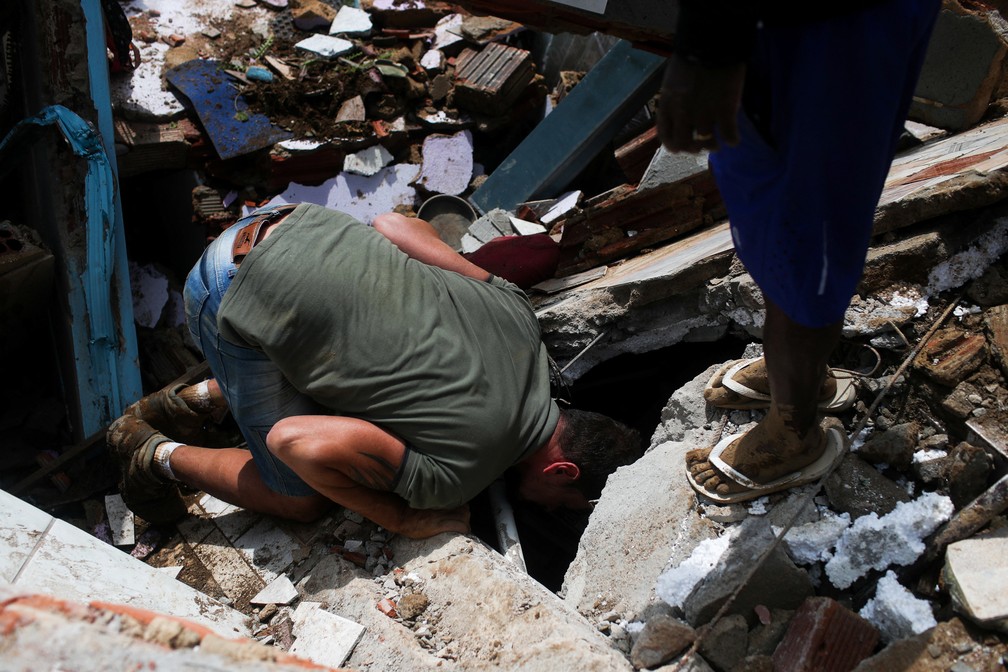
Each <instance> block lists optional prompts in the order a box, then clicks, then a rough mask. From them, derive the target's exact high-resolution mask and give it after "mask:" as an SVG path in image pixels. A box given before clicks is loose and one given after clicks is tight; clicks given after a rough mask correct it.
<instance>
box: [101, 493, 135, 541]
mask: <svg viewBox="0 0 1008 672" xmlns="http://www.w3.org/2000/svg"><path fill="white" fill-rule="evenodd" d="M105 513H106V515H108V523H109V529H110V530H112V543H113V544H115V545H116V546H132V545H133V544H135V543H136V530H135V529H134V525H133V512H132V511H130V510H129V508H127V506H126V502H124V501H123V498H122V495H118V494H116V495H106V496H105Z"/></svg>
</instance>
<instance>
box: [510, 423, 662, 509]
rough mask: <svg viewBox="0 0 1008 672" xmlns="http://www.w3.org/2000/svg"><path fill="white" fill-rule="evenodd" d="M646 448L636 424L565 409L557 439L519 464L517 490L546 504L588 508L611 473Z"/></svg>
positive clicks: (558, 426) (555, 434) (529, 499)
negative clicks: (629, 424) (643, 447)
mask: <svg viewBox="0 0 1008 672" xmlns="http://www.w3.org/2000/svg"><path fill="white" fill-rule="evenodd" d="M642 452H643V450H642V446H641V440H640V434H639V433H638V432H637V431H636V430H633V429H630V428H629V427H627V426H626V425H624V424H622V423H619V422H616V421H615V420H613V419H612V418H610V417H608V416H605V415H601V414H599V413H591V412H589V411H579V410H576V409H572V408H569V409H564V410H562V411H561V412H560V422H559V424H558V425H557V429H556V431H555V432H554V439H553V440H551V441H550V443H548V444H547V445H546V446H545V447H544V449H543V450H540V451H539V452H538V453H537V454H536V455H534V456H532V457H531V458H530V459H528V460H526V461H525V462H524V463H523V464H522V465H521V480H520V484H519V488H518V494H519V496H521V497H522V499H526V500H528V501H532V502H536V503H538V504H542V505H543V506H546V507H547V508H556V507H563V508H568V509H585V508H588V507H589V500H593V499H598V497H599V495H600V494H601V493H602V488H603V487H604V486H605V482H606V479H607V478H608V477H609V474H611V473H613V472H614V471H616V468H617V467H619V466H622V465H624V464H630V463H632V462H634V461H635V460H637V458H639V457H640V456H641V454H642Z"/></svg>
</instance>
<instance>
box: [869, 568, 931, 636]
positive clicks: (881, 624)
mask: <svg viewBox="0 0 1008 672" xmlns="http://www.w3.org/2000/svg"><path fill="white" fill-rule="evenodd" d="M858 613H859V614H860V615H861V617H862V618H864V619H867V620H868V622H870V623H871V624H872V625H874V626H875V627H876V628H878V630H879V632H880V633H881V634H882V639H883V641H886V642H894V641H896V640H900V639H906V638H907V637H913V636H914V635H919V634H920V633H922V632H924V631H925V630H928V629H929V628H933V627H934V626H935V625H937V622H936V621H935V617H934V614H933V613H931V605H930V604H929V603H928V602H927V601H926V600H921V599H918V598H917V597H915V596H914V594H913V593H911V592H910V591H909V590H907V589H906V588H904V587H903V586H902V585H901V584H900V582H899V580H898V579H897V578H896V575H895V574H894V573H893V571H892V570H891V569H890V570H889V571H887V572H886V573H885V576H883V577H882V578H881V579H879V581H878V584H877V585H876V587H875V597H873V598H872V599H870V600H868V602H867V603H866V604H865V606H864V607H863V608H862V609H861V611H859V612H858Z"/></svg>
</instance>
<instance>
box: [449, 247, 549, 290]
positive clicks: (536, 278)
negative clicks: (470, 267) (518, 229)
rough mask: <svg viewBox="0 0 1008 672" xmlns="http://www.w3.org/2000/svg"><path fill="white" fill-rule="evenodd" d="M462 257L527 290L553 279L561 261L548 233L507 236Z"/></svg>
mask: <svg viewBox="0 0 1008 672" xmlns="http://www.w3.org/2000/svg"><path fill="white" fill-rule="evenodd" d="M463 256H464V257H465V258H466V259H468V260H469V261H471V262H473V263H474V264H476V265H477V266H479V267H480V268H483V269H486V270H488V271H490V272H491V273H493V274H494V275H496V276H498V277H501V278H504V279H505V280H509V281H511V282H513V283H514V284H516V285H518V286H519V287H521V288H522V289H528V288H529V287H531V286H532V285H534V284H536V283H538V282H542V281H543V280H548V279H549V278H552V277H553V273H555V272H556V267H557V263H559V261H560V245H558V244H557V242H556V241H555V240H553V239H552V238H550V237H549V236H548V235H546V234H545V233H535V234H532V235H530V236H504V237H502V238H494V239H493V240H491V241H490V242H489V243H486V244H485V245H483V247H481V248H479V249H478V250H476V251H475V252H470V253H469V254H465V255H463Z"/></svg>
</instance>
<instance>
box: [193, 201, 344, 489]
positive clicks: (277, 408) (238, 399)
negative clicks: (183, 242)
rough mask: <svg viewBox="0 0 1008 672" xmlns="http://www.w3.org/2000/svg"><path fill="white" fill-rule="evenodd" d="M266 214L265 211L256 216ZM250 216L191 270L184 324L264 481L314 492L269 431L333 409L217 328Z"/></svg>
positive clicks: (212, 245)
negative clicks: (236, 247) (234, 254)
mask: <svg viewBox="0 0 1008 672" xmlns="http://www.w3.org/2000/svg"><path fill="white" fill-rule="evenodd" d="M262 212H267V210H262V211H260V212H257V213H256V214H261V213H262ZM250 220H251V217H247V218H245V219H242V220H239V222H238V223H237V224H234V225H233V226H231V227H230V228H228V229H227V230H225V231H224V232H223V233H222V234H221V235H220V236H218V237H217V239H216V240H214V241H213V242H212V243H210V246H209V247H207V249H206V250H205V251H204V252H203V256H202V257H200V259H199V261H197V262H196V265H195V266H194V267H193V269H192V271H190V272H189V277H188V278H186V285H185V309H186V323H187V326H188V327H189V333H191V334H192V337H193V339H194V340H195V341H196V344H197V345H199V347H200V350H202V351H203V355H204V356H205V357H206V359H207V364H209V366H210V371H211V372H212V373H213V375H214V378H216V379H217V383H218V385H220V388H221V391H222V392H223V393H224V398H225V399H226V400H227V403H228V407H229V408H230V409H231V414H232V415H233V416H234V418H235V421H236V422H237V423H238V427H239V428H240V429H241V433H242V436H244V437H245V441H246V442H247V443H248V447H249V450H250V451H251V452H252V457H253V459H254V460H255V464H256V467H258V469H259V473H260V475H261V476H262V479H263V481H264V482H265V483H266V485H267V486H269V488H270V489H271V490H273V491H275V492H278V493H280V494H282V495H288V496H294V497H300V496H306V495H312V494H315V490H313V489H312V488H311V487H310V486H309V485H308V484H307V483H305V482H304V481H303V480H301V478H300V477H299V476H298V475H297V474H295V473H294V471H293V470H292V469H291V468H290V467H288V466H287V465H286V464H284V463H283V462H281V461H280V460H278V459H277V458H276V456H274V455H273V454H272V453H270V451H269V450H268V449H267V448H266V435H267V434H268V433H269V431H270V429H272V427H273V425H274V424H276V422H277V421H278V420H281V419H282V418H286V417H290V416H295V415H329V414H330V412H329V411H327V410H326V409H324V408H323V407H322V406H320V405H319V404H317V403H316V402H314V401H313V400H312V399H311V398H309V397H307V396H305V395H303V394H301V393H299V392H297V391H296V390H295V389H294V388H293V387H292V386H291V384H290V383H289V382H288V381H287V379H286V378H284V376H283V374H282V373H280V370H279V369H278V368H277V367H276V366H275V365H274V364H273V363H272V362H271V361H270V360H269V358H268V357H266V355H264V354H263V353H261V352H259V351H257V350H254V349H251V348H245V347H239V346H237V345H234V344H233V343H229V342H228V341H226V340H224V339H223V338H221V336H220V333H219V332H218V329H217V311H218V309H219V308H220V304H221V299H222V298H223V297H224V293H225V292H226V291H227V289H228V287H230V286H231V279H232V278H234V276H235V274H236V273H237V272H238V267H237V266H235V264H234V262H233V261H232V260H231V247H232V245H233V243H234V238H235V236H236V235H237V234H238V231H239V230H240V229H241V228H242V226H244V225H245V224H247V223H248V222H249V221H250Z"/></svg>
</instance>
